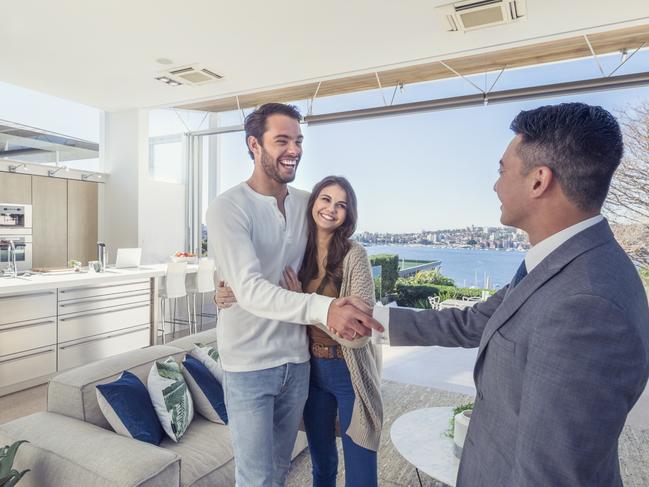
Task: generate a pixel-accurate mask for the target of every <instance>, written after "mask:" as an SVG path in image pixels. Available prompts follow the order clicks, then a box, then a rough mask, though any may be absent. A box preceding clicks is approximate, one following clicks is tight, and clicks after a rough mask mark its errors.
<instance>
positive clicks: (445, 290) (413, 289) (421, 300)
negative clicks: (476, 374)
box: [396, 279, 482, 308]
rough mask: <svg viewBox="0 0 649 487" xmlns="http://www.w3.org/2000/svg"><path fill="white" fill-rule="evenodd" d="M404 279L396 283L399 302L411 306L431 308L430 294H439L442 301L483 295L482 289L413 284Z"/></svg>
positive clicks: (400, 304) (401, 304)
mask: <svg viewBox="0 0 649 487" xmlns="http://www.w3.org/2000/svg"><path fill="white" fill-rule="evenodd" d="M403 281H404V280H402V279H399V281H398V282H397V285H396V290H397V304H398V305H399V306H408V307H410V308H430V305H429V304H428V296H439V299H440V301H445V300H447V299H462V298H464V297H471V298H476V297H480V296H481V295H482V289H474V288H468V287H455V286H440V285H434V284H420V285H412V284H407V283H405V282H403Z"/></svg>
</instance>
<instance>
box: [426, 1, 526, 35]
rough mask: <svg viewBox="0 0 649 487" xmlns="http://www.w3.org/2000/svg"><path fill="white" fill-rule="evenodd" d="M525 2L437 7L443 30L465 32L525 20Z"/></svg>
mask: <svg viewBox="0 0 649 487" xmlns="http://www.w3.org/2000/svg"><path fill="white" fill-rule="evenodd" d="M525 2H526V0H467V1H464V2H455V3H449V4H447V5H441V6H439V7H437V11H438V12H439V15H440V16H441V19H442V23H443V26H444V28H445V29H446V30H447V31H449V32H467V31H471V30H475V29H482V28H484V27H492V26H494V25H501V24H509V23H510V22H516V21H518V20H526V19H527V16H526V14H527V7H526V3H525Z"/></svg>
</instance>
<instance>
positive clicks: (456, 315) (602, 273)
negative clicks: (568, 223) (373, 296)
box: [389, 221, 649, 487]
mask: <svg viewBox="0 0 649 487" xmlns="http://www.w3.org/2000/svg"><path fill="white" fill-rule="evenodd" d="M389 333H390V344H391V345H440V346H446V347H458V346H459V347H467V348H469V347H479V351H478V358H477V362H476V365H475V370H474V379H475V384H476V390H477V394H476V402H475V409H474V412H473V416H472V419H471V422H470V425H469V431H468V434H467V438H466V441H465V443H464V451H463V454H462V460H461V462H460V471H459V474H458V481H457V485H458V487H479V486H484V487H499V486H515V487H521V486H524V487H531V486H539V487H541V486H542V487H550V486H551V487H560V486H566V487H576V486H580V487H583V486H601V487H611V486H621V485H622V480H621V478H620V468H619V459H618V450H617V444H618V437H619V435H620V432H621V431H622V427H623V426H624V422H625V419H626V416H627V414H628V412H629V411H630V410H631V408H632V407H633V405H634V404H635V402H636V401H637V399H638V397H639V396H640V394H641V393H642V391H643V389H644V386H645V384H646V382H647V377H648V376H649V309H648V308H647V296H646V294H645V291H644V289H643V287H642V284H641V281H640V279H639V276H638V273H637V271H636V269H635V267H634V266H633V264H632V263H631V261H630V260H629V259H628V257H627V256H626V254H625V253H624V251H623V250H622V249H621V248H620V246H619V245H618V243H617V242H616V241H615V239H614V238H613V234H612V233H611V230H610V228H609V226H608V223H607V222H606V221H603V222H600V223H598V224H596V225H594V226H592V227H590V228H588V229H586V230H584V231H583V232H581V233H579V234H577V235H575V236H574V237H572V238H571V239H570V240H568V241H567V242H565V243H564V244H563V245H561V246H560V247H559V248H557V249H556V250H555V251H554V252H552V253H551V254H550V255H549V256H548V257H547V258H545V259H544V260H543V261H542V262H541V263H540V264H539V265H538V266H537V267H535V268H534V269H533V270H532V272H530V273H529V274H528V275H527V276H526V277H525V278H524V279H523V280H522V281H521V282H520V283H519V284H518V285H517V286H516V287H515V288H513V289H510V288H509V286H507V287H505V288H504V289H501V290H500V291H499V292H497V293H496V294H495V295H494V296H492V297H491V298H490V299H488V300H487V301H485V302H484V303H480V304H477V305H475V306H473V307H472V308H470V309H466V310H457V309H453V310H443V311H421V312H415V311H411V310H405V309H398V308H392V309H391V310H390V326H389Z"/></svg>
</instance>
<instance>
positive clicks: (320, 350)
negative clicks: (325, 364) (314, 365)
mask: <svg viewBox="0 0 649 487" xmlns="http://www.w3.org/2000/svg"><path fill="white" fill-rule="evenodd" d="M309 348H310V349H311V356H312V357H317V358H342V359H344V358H345V357H344V356H343V349H342V347H341V346H340V345H322V344H321V343H312V344H311V345H310V347H309Z"/></svg>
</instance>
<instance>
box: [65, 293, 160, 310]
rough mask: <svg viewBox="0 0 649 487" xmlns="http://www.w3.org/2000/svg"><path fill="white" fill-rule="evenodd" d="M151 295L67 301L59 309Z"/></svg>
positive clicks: (141, 294) (140, 294) (142, 294)
mask: <svg viewBox="0 0 649 487" xmlns="http://www.w3.org/2000/svg"><path fill="white" fill-rule="evenodd" d="M150 294H151V293H150V292H149V291H146V292H143V293H138V294H129V295H127V296H112V297H99V298H96V299H79V300H78V301H66V302H65V303H64V304H63V303H60V304H59V308H65V307H66V306H74V305H75V304H84V303H97V302H101V301H110V300H114V299H124V298H130V297H131V296H132V297H136V296H149V295H150Z"/></svg>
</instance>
